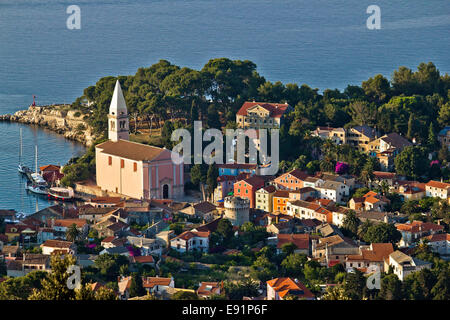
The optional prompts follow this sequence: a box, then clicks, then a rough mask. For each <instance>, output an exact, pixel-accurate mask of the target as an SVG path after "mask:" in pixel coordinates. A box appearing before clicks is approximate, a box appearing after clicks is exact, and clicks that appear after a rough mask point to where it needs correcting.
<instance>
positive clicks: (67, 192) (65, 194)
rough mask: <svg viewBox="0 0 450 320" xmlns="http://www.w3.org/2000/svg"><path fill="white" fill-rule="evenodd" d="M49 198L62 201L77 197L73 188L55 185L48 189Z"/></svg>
mask: <svg viewBox="0 0 450 320" xmlns="http://www.w3.org/2000/svg"><path fill="white" fill-rule="evenodd" d="M48 198H49V199H54V200H60V201H71V200H73V199H74V198H75V194H74V192H73V189H69V188H61V187H53V188H50V189H49V190H48Z"/></svg>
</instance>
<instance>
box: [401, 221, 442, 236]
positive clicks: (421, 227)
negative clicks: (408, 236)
mask: <svg viewBox="0 0 450 320" xmlns="http://www.w3.org/2000/svg"><path fill="white" fill-rule="evenodd" d="M396 227H397V230H400V231H407V232H411V233H418V232H428V231H432V230H433V231H442V230H444V226H441V225H438V224H435V223H431V222H422V221H413V222H412V223H401V224H397V225H396Z"/></svg>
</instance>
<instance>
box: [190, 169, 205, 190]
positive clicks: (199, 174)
mask: <svg viewBox="0 0 450 320" xmlns="http://www.w3.org/2000/svg"><path fill="white" fill-rule="evenodd" d="M205 181H206V170H205V166H203V165H201V164H195V165H194V166H193V167H192V168H191V182H192V183H193V184H194V185H195V186H196V187H198V185H199V184H200V183H203V182H205Z"/></svg>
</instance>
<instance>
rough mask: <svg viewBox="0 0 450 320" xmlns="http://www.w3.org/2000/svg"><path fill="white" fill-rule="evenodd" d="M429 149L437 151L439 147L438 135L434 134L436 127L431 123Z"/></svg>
mask: <svg viewBox="0 0 450 320" xmlns="http://www.w3.org/2000/svg"><path fill="white" fill-rule="evenodd" d="M427 144H428V147H429V148H430V150H435V149H436V148H437V146H438V145H439V143H438V141H437V138H436V133H435V132H434V126H433V122H430V126H429V127H428V140H427Z"/></svg>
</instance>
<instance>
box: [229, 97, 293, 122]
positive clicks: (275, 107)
mask: <svg viewBox="0 0 450 320" xmlns="http://www.w3.org/2000/svg"><path fill="white" fill-rule="evenodd" d="M257 105H259V106H261V107H263V108H264V109H266V110H268V111H269V112H270V117H271V118H281V116H282V115H283V114H284V113H285V112H286V110H287V108H288V107H289V105H288V104H281V103H268V102H249V101H246V102H244V104H243V105H242V107H241V108H240V109H239V111H238V112H237V114H238V115H240V116H246V115H247V111H248V109H250V108H252V107H254V106H257Z"/></svg>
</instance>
